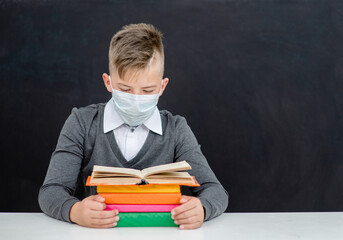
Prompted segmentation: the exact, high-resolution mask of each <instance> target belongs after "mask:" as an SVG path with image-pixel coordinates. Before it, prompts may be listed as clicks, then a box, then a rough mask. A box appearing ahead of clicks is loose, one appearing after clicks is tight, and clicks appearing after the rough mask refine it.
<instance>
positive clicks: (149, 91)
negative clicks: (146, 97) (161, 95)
mask: <svg viewBox="0 0 343 240" xmlns="http://www.w3.org/2000/svg"><path fill="white" fill-rule="evenodd" d="M143 91H144V92H145V93H152V92H153V91H154V90H143Z"/></svg>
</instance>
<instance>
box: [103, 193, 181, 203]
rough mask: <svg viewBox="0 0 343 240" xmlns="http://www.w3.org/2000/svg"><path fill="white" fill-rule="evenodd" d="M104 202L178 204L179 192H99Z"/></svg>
mask: <svg viewBox="0 0 343 240" xmlns="http://www.w3.org/2000/svg"><path fill="white" fill-rule="evenodd" d="M99 195H100V196H102V197H103V198H104V199H105V203H106V204H179V203H180V198H181V193H99Z"/></svg>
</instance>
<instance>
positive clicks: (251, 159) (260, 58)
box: [0, 0, 343, 212]
mask: <svg viewBox="0 0 343 240" xmlns="http://www.w3.org/2000/svg"><path fill="white" fill-rule="evenodd" d="M341 2H342V1H340V0H336V1H328V0H322V1H318V0H313V1H300V0H299V1H273V0H268V1H267V0H264V1H255V0H251V1H249V0H246V1H244V0H237V1H235V0H231V1H230V0H228V1H203V0H202V1H199V0H191V1H185V0H178V1H167V0H159V1H157V0H156V1H147V0H144V1H105V0H103V1H101V0H98V1H90V0H82V1H81V0H80V1H66V0H64V1H0V34H1V37H0V77H1V81H0V84H1V88H0V89H1V90H0V109H1V118H0V133H1V136H0V144H1V149H0V150H1V175H0V180H1V185H2V190H1V198H0V211H40V209H39V206H38V203H37V195H38V190H39V187H40V186H41V184H42V182H43V180H44V177H45V174H46V170H47V168H48V164H49V161H50V156H51V153H52V152H53V150H54V148H55V146H56V142H57V138H58V135H59V132H60V130H61V127H62V125H63V123H64V121H65V120H66V118H67V117H68V115H69V114H70V112H71V109H72V108H73V107H74V106H75V107H81V106H85V105H89V104H91V103H98V102H107V101H108V100H109V99H110V97H111V96H110V94H109V93H108V92H107V91H106V89H105V87H104V85H103V81H102V78H101V75H102V73H103V72H108V57H107V54H108V47H109V42H110V39H111V37H112V35H113V34H114V33H115V32H116V31H118V30H119V29H120V28H121V27H122V26H123V25H126V24H129V23H139V22H146V23H151V24H154V25H155V26H156V27H157V28H159V29H160V30H161V31H162V32H163V34H164V37H165V38H164V45H165V56H166V63H165V65H166V68H165V77H169V78H170V82H169V85H168V87H167V89H166V91H165V93H164V95H163V97H162V98H161V100H160V102H159V108H160V109H168V110H170V111H171V112H172V113H173V114H179V115H183V116H185V117H186V119H187V120H188V123H189V125H190V126H191V128H192V130H193V131H194V133H195V135H196V136H197V139H198V141H199V143H200V144H201V145H202V150H203V153H204V154H205V156H206V157H207V159H208V161H209V163H210V165H211V167H212V169H213V170H214V172H215V173H216V175H217V177H218V179H219V180H220V181H221V183H222V184H223V186H224V187H225V188H226V189H227V190H228V192H229V193H230V204H229V208H228V211H230V212H255V211H256V212H259V211H264V212H270V211H342V210H343V177H342V176H343V160H342V157H343V147H342V146H343V136H342V134H343V118H342V117H343V115H342V114H343V95H342V93H343V82H342V81H343V57H342V56H343V4H341Z"/></svg>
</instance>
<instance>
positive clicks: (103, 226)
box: [90, 222, 117, 228]
mask: <svg viewBox="0 0 343 240" xmlns="http://www.w3.org/2000/svg"><path fill="white" fill-rule="evenodd" d="M115 226H117V223H116V222H115V223H113V224H112V223H110V224H106V225H90V227H92V228H113V227H115Z"/></svg>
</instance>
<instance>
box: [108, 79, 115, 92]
mask: <svg viewBox="0 0 343 240" xmlns="http://www.w3.org/2000/svg"><path fill="white" fill-rule="evenodd" d="M109 78H110V85H111V89H112V93H113V90H114V88H113V87H112V82H111V75H110V76H109Z"/></svg>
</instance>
